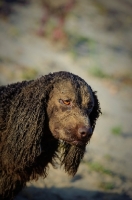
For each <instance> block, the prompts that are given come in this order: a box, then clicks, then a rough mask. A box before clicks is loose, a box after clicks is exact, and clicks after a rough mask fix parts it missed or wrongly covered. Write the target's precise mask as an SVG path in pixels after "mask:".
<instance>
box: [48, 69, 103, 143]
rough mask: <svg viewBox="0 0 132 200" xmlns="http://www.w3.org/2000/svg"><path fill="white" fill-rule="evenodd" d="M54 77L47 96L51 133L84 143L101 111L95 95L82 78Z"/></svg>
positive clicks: (70, 75)
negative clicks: (56, 78)
mask: <svg viewBox="0 0 132 200" xmlns="http://www.w3.org/2000/svg"><path fill="white" fill-rule="evenodd" d="M68 75H69V76H68V77H67V76H66V77H64V78H61V79H59V80H57V81H56V82H55V83H54V85H53V89H52V91H51V93H50V96H49V102H48V107H47V113H48V118H49V128H50V131H51V133H52V134H53V136H54V137H55V138H57V139H59V140H63V141H65V142H67V143H69V144H71V145H75V146H80V147H81V146H86V144H87V143H88V141H89V140H90V138H91V136H92V134H93V130H94V127H95V123H96V119H97V118H98V116H99V113H100V107H99V103H98V100H97V96H96V95H95V93H94V92H93V91H92V89H91V87H90V86H89V85H88V84H87V83H86V82H85V81H84V80H82V79H81V78H79V77H78V76H75V75H73V74H70V73H68Z"/></svg>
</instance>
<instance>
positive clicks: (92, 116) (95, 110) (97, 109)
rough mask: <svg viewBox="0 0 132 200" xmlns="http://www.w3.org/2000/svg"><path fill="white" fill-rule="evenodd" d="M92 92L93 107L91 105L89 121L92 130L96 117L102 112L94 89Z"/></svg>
mask: <svg viewBox="0 0 132 200" xmlns="http://www.w3.org/2000/svg"><path fill="white" fill-rule="evenodd" d="M92 93H93V97H94V107H93V110H92V112H91V113H90V122H91V126H92V130H93V131H94V128H95V125H96V120H97V119H98V117H99V116H100V114H102V112H101V108H100V103H99V100H98V98H97V95H96V91H95V92H92Z"/></svg>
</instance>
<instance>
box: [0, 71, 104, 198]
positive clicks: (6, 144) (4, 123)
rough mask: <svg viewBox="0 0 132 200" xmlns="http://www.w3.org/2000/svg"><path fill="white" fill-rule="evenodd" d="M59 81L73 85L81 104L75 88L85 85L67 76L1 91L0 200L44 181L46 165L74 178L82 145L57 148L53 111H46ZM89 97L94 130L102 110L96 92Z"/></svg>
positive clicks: (58, 73)
mask: <svg viewBox="0 0 132 200" xmlns="http://www.w3.org/2000/svg"><path fill="white" fill-rule="evenodd" d="M62 80H65V81H67V82H71V83H72V84H74V87H75V88H74V89H75V92H76V91H78V99H80V100H79V101H80V102H81V97H80V96H79V89H78V88H79V85H80V84H82V85H83V84H84V85H85V87H87V83H86V82H85V81H84V80H82V79H81V78H80V77H78V76H76V75H73V74H71V73H68V72H57V73H53V74H49V75H46V76H43V77H41V78H39V79H37V80H32V81H23V82H21V83H15V84H11V85H7V86H1V87H0V199H4V200H11V199H13V198H14V196H16V194H18V193H19V191H21V189H22V188H23V187H24V186H25V184H26V182H27V181H29V180H33V179H38V177H39V176H43V177H44V178H45V177H46V176H47V169H48V165H49V164H52V165H53V166H54V167H56V162H57V160H60V164H61V166H63V167H64V169H65V171H66V172H67V173H68V174H70V175H75V174H76V172H77V169H78V166H79V164H80V161H81V159H82V158H83V155H84V153H85V145H84V146H83V147H77V146H73V145H71V144H68V143H66V142H63V144H60V141H59V139H60V138H61V137H60V136H56V135H54V134H53V133H52V131H51V130H50V127H49V120H50V116H53V113H54V108H53V109H52V111H51V110H50V109H49V111H47V107H48V103H49V102H50V98H49V97H50V94H52V91H53V90H54V88H55V87H56V84H58V85H60V83H61V82H62ZM91 91H92V89H91ZM92 95H93V98H94V102H95V105H94V107H93V110H92V112H91V113H90V116H89V118H90V123H91V127H92V129H93V130H94V128H95V125H96V120H97V118H98V117H99V115H100V113H101V110H100V105H99V101H98V99H97V96H96V94H95V92H93V91H92ZM79 101H78V102H79ZM78 106H79V105H78ZM64 112H65V111H64ZM53 119H54V120H55V116H53ZM74 137H75V136H74ZM61 139H62V138H61ZM51 147H52V148H51ZM60 152H61V153H60Z"/></svg>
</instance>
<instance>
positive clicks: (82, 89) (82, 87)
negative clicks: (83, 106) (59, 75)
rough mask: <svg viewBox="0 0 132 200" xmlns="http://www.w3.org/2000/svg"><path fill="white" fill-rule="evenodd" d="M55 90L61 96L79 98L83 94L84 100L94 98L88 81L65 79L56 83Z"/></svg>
mask: <svg viewBox="0 0 132 200" xmlns="http://www.w3.org/2000/svg"><path fill="white" fill-rule="evenodd" d="M54 89H55V92H57V93H58V94H59V95H61V96H66V97H69V98H72V99H77V98H78V97H79V96H81V99H82V101H83V102H86V101H89V100H91V101H92V100H93V99H91V98H92V96H93V95H92V91H91V88H90V87H89V85H88V84H87V83H86V82H83V81H81V82H75V83H74V82H72V81H67V80H63V81H61V82H59V83H57V84H56V86H55V88H54Z"/></svg>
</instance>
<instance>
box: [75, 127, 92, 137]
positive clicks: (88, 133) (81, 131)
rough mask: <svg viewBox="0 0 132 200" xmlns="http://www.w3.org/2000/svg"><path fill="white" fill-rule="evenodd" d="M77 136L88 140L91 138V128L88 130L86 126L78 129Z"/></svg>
mask: <svg viewBox="0 0 132 200" xmlns="http://www.w3.org/2000/svg"><path fill="white" fill-rule="evenodd" d="M78 135H79V137H80V138H81V139H86V138H89V137H91V136H92V128H91V127H90V128H89V127H86V126H83V127H80V128H79V129H78Z"/></svg>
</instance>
